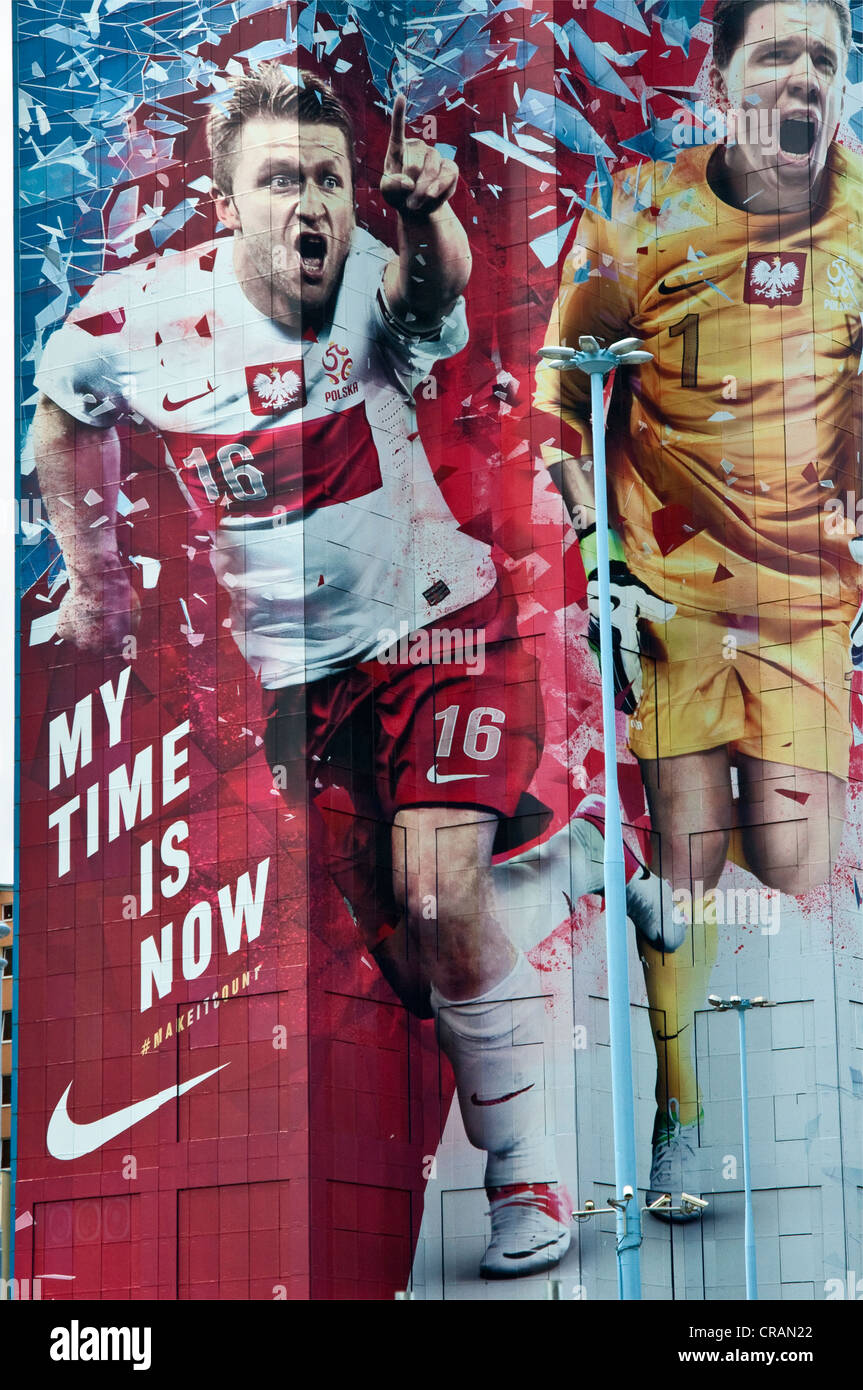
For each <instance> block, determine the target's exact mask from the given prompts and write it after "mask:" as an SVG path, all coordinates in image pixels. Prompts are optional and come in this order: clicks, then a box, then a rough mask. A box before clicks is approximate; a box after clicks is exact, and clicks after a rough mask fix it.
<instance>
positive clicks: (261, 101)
mask: <svg viewBox="0 0 863 1390" xmlns="http://www.w3.org/2000/svg"><path fill="white" fill-rule="evenodd" d="M299 79H300V85H299V86H297V85H296V83H294V82H293V81H292V80H291V78H290V76H289V75H288V69H287V68H284V67H282V65H281V63H277V62H269V63H261V64H259V66H258V67H256V68H252V69H250V70H249V72H247V73H244V74H243V76H242V77H238V78H236V79H235V81H234V82H233V84H232V90H231V96H230V99H229V101H228V102H227V104H226V106H225V108H224V110H219V109H218V108H215V107H214V109H213V110H212V111H211V112H210V118H209V121H208V122H207V143H208V145H209V147H210V156H211V159H212V163H213V183H214V184H215V186H216V189H217V190H218V192H219V193H222V194H224V195H225V196H226V197H230V196H231V194H232V193H233V184H234V165H235V163H236V157H237V149H238V146H239V140H240V132H241V131H242V129H243V126H244V125H245V124H246V122H247V121H253V120H255V119H256V118H257V117H259V116H271V117H273V118H279V117H286V118H287V119H288V120H294V121H297V122H298V123H299V124H300V125H303V124H305V125H331V126H334V127H335V129H336V130H340V131H341V132H342V134H343V135H344V137H345V144H346V145H347V149H348V159H349V161H350V165H351V177H352V178H353V179H354V182H356V178H355V168H354V123H353V121H352V120H351V114H350V112H349V111H348V108H347V107H346V106H345V105H344V103H343V102H342V101H340V100H339V98H338V97H337V96H336V94H335V92H334V91H333V89H332V87H330V85H329V84H328V83H327V82H323V81H321V79H320V78H319V77H315V76H314V75H313V74H312V73H310V72H301V73H299Z"/></svg>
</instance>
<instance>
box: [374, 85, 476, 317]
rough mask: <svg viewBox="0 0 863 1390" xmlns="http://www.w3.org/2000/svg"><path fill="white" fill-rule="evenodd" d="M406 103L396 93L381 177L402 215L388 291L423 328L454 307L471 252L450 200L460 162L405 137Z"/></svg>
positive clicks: (400, 310) (399, 311) (394, 305)
mask: <svg viewBox="0 0 863 1390" xmlns="http://www.w3.org/2000/svg"><path fill="white" fill-rule="evenodd" d="M405 104H406V103H405V99H404V97H403V96H397V97H396V99H395V104H394V106H393V118H392V127H391V129H390V140H389V145H388V147H387V153H386V159H385V160H384V172H383V177H382V179H381V193H382V194H383V196H384V197H385V198H386V200H387V202H388V203H389V204H390V205H391V206H392V207H394V208H395V209H396V211H397V212H398V215H399V230H398V237H399V254H398V257H397V258H396V259H393V260H392V261H391V262H390V264H389V265H388V266H387V269H386V272H385V274H384V292H385V294H386V297H387V302H388V304H389V306H390V309H391V310H392V312H393V314H394V315H395V317H396V318H397V319H399V320H400V321H401V322H402V323H403V324H405V325H406V326H407V327H408V328H415V329H416V330H417V331H418V332H423V331H428V330H429V329H433V328H435V327H436V326H437V325H438V324H439V323H440V322H441V319H443V318H445V316H446V315H447V314H448V313H449V312H450V310H451V309H452V308H453V306H454V304H455V302H456V300H457V299H458V297H459V295H460V294H461V293H462V291H463V290H464V288H465V286H466V284H467V282H468V280H469V278H470V271H471V254H470V245H469V243H468V239H467V233H466V232H465V230H464V227H463V226H462V225H461V223H460V222H459V220H458V218H457V217H456V215H455V213H454V212H453V210H452V208H451V207H450V205H449V199H450V198H451V197H452V195H453V193H454V192H455V188H456V184H457V183H458V166H457V165H456V164H454V163H453V161H452V160H451V159H444V158H443V157H442V156H441V155H440V154H438V152H437V150H435V149H434V148H433V147H432V146H431V145H427V144H426V143H425V141H423V140H409V139H407V138H406V137H405Z"/></svg>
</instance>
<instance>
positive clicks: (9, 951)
mask: <svg viewBox="0 0 863 1390" xmlns="http://www.w3.org/2000/svg"><path fill="white" fill-rule="evenodd" d="M0 958H2V959H3V960H4V961H5V962H6V964H5V971H6V974H7V975H11V974H12V971H13V969H14V965H15V947H14V946H4V947H3V949H2V950H0ZM2 974H3V970H2V969H0V975H2Z"/></svg>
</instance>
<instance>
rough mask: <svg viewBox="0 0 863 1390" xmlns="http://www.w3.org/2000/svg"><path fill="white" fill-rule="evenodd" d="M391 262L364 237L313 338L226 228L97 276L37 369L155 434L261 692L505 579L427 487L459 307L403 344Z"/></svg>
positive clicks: (461, 329) (98, 412)
mask: <svg viewBox="0 0 863 1390" xmlns="http://www.w3.org/2000/svg"><path fill="white" fill-rule="evenodd" d="M392 254H393V253H392V252H391V251H390V250H389V249H388V248H387V247H386V246H384V245H383V244H382V243H381V242H379V241H377V240H376V239H375V238H374V237H373V236H371V235H370V234H369V233H368V232H366V231H363V230H361V229H359V228H357V229H356V230H355V231H354V233H353V236H352V240H351V248H350V252H349V254H348V256H347V259H346V261H345V267H344V274H343V277H342V282H341V287H340V289H339V291H338V294H337V296H336V299H335V303H334V309H333V315H332V322H331V323H330V324H328V325H327V326H326V327H325V328H324V329H323V330H321V332H320V333H319V334H318V336H317V338H315V337H314V336H313V335H311V334H307V335H306V336H305V337H299V336H297V335H296V334H295V333H293V332H291V331H289V330H288V329H286V328H284V327H282V326H281V325H280V324H279V323H276V322H274V321H273V320H272V319H270V318H268V317H267V316H266V315H265V314H262V313H260V312H259V311H258V310H257V309H256V308H255V307H254V306H253V305H252V304H251V303H250V301H249V300H248V299H247V298H246V295H245V294H244V293H243V290H242V288H241V286H240V284H239V282H238V280H237V278H236V275H235V273H234V269H233V238H231V237H227V238H226V237H223V238H218V239H216V240H215V241H213V242H210V243H209V244H207V245H203V246H199V247H195V248H194V249H193V250H191V251H187V252H183V253H178V254H173V255H165V256H160V257H156V258H154V259H152V260H150V261H147V262H141V263H139V264H137V265H134V266H132V267H130V268H129V269H124V270H121V271H115V272H112V273H110V274H108V275H104V276H103V277H102V278H101V279H100V280H98V281H97V282H96V284H95V285H94V286H93V288H92V289H91V290H90V291H89V293H88V294H87V296H86V297H85V299H83V300H82V302H81V304H80V305H79V306H78V307H77V308H76V309H75V310H74V311H73V313H72V314H70V315H69V317H68V318H67V320H66V322H65V323H64V324H63V326H62V327H61V328H60V329H58V331H57V332H56V333H55V334H54V335H53V336H52V338H51V339H50V340H49V342H48V344H47V347H46V349H45V352H44V354H43V357H42V360H41V363H40V366H39V371H38V373H37V377H36V385H37V387H38V388H39V390H40V391H42V392H44V393H45V395H46V396H49V397H50V398H51V399H52V400H53V401H55V402H56V403H57V405H59V406H61V407H62V409H63V410H65V411H67V412H68V414H70V415H72V416H74V417H75V419H77V420H81V421H83V422H86V423H88V424H92V425H98V426H105V427H107V426H109V425H112V424H115V423H116V422H117V421H118V420H120V419H121V418H123V417H128V418H131V420H132V421H133V423H134V424H135V425H137V426H138V427H139V428H140V427H144V428H148V429H150V430H153V431H157V432H158V434H159V436H160V437H161V440H162V441H163V443H164V461H165V464H166V466H167V467H168V468H170V469H171V470H172V471H173V473H174V474H175V475H176V478H177V481H178V483H179V486H180V488H181V490H182V492H183V494H184V496H185V497H186V500H187V502H188V504H189V506H190V507H191V508H193V510H194V514H195V518H196V527H197V528H199V529H207V530H208V531H209V532H210V533H211V534H212V536H213V540H214V545H213V551H212V563H213V567H214V569H215V571H216V574H217V576H218V578H219V580H220V581H221V583H222V584H224V586H225V588H226V589H227V590H228V591H229V593H230V596H231V614H232V627H233V631H234V636H235V639H236V641H237V643H238V645H239V647H240V649H241V651H242V652H243V654H244V656H245V657H246V659H247V661H248V662H249V664H250V665H251V666H252V667H253V669H254V670H255V671H256V672H257V673H259V674H260V677H261V681H262V683H263V685H265V686H266V687H268V688H270V689H273V688H276V687H279V686H284V685H293V684H298V683H302V682H307V681H313V680H318V679H320V678H321V677H323V676H326V675H328V674H331V673H333V672H336V671H340V670H344V669H346V668H348V667H349V666H352V665H354V664H355V663H357V662H359V661H365V660H368V659H369V658H371V657H373V656H375V655H377V654H379V653H380V652H381V651H383V650H384V649H385V648H386V647H387V646H388V645H389V644H390V643H391V642H392V641H393V636H392V634H393V633H394V632H395V633H398V632H399V631H400V630H401V631H405V630H413V629H416V628H421V627H424V626H425V625H426V624H427V623H430V622H433V621H435V620H436V619H438V618H441V617H444V616H446V615H448V614H450V613H453V612H455V611H456V610H457V609H459V608H462V607H464V606H465V605H466V604H469V603H473V602H474V601H475V600H477V599H479V598H482V597H483V596H484V595H485V594H487V593H488V592H489V591H490V589H491V588H492V587H493V586H494V583H495V569H494V564H493V562H492V559H491V554H490V551H489V547H488V546H486V545H485V544H483V543H482V542H480V541H478V540H475V539H473V538H472V537H471V536H468V535H466V534H465V533H464V532H463V531H461V530H460V529H459V525H458V522H457V521H456V519H455V518H454V517H453V515H452V513H451V511H450V510H449V507H448V506H447V504H446V502H445V500H444V498H443V495H442V494H441V492H440V489H439V488H438V486H437V484H436V482H435V480H434V476H433V474H432V471H431V467H430V465H429V462H428V459H427V457H426V455H425V452H424V450H423V447H422V444H421V442H420V439H419V437H418V433H417V419H416V408H415V405H414V401H413V391H414V389H415V388H416V386H417V384H418V383H419V381H421V380H422V379H423V378H424V377H426V376H427V375H428V373H429V371H430V370H431V367H432V365H433V363H434V362H435V360H437V359H438V358H442V357H448V356H451V355H452V354H453V353H456V352H459V351H460V350H461V349H462V348H463V347H464V346H465V343H466V342H467V336H468V335H467V324H466V319H465V313H464V302H463V300H460V301H459V303H458V304H457V306H456V308H455V309H454V310H453V312H452V313H451V314H450V315H449V317H448V318H447V319H446V320H445V321H444V323H443V325H442V327H441V330H440V333H439V334H437V335H436V336H435V337H434V338H423V337H422V336H412V335H410V334H409V332H407V331H406V330H405V329H404V328H403V327H402V326H401V325H399V324H397V323H396V322H395V321H394V320H393V318H392V315H391V314H390V313H389V311H388V308H387V305H386V301H385V299H384V297H383V291H382V288H381V286H382V278H383V272H384V269H385V267H386V265H387V263H388V262H389V261H390V260H391V259H392ZM402 623H406V624H407V625H408V627H407V629H404V628H400V625H401V624H402Z"/></svg>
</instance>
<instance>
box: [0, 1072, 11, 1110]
mask: <svg viewBox="0 0 863 1390" xmlns="http://www.w3.org/2000/svg"><path fill="white" fill-rule="evenodd" d="M11 1104H12V1077H11V1076H4V1077H3V1080H2V1083H0V1105H11Z"/></svg>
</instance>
